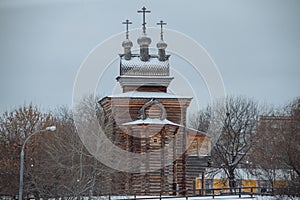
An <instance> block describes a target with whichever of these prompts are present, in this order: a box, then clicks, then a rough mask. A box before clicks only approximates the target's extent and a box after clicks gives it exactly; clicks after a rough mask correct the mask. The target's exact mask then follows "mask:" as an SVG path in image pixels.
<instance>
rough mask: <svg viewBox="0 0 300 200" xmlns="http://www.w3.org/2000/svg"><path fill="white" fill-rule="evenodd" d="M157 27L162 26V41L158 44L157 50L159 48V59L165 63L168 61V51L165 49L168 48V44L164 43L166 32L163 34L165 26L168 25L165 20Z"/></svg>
mask: <svg viewBox="0 0 300 200" xmlns="http://www.w3.org/2000/svg"><path fill="white" fill-rule="evenodd" d="M157 25H160V41H159V42H158V43H157V45H156V46H157V48H158V59H159V60H160V61H165V60H166V51H165V49H166V48H167V43H166V42H165V41H164V32H163V25H167V23H165V22H164V21H163V20H160V22H159V23H157Z"/></svg>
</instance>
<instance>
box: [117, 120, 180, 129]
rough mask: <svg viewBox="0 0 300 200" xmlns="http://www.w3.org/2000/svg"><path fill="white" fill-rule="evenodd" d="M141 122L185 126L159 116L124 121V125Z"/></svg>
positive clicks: (139, 123)
mask: <svg viewBox="0 0 300 200" xmlns="http://www.w3.org/2000/svg"><path fill="white" fill-rule="evenodd" d="M141 124H157V125H166V124H168V125H173V126H181V127H183V126H182V125H180V124H176V123H174V122H171V121H170V120H167V119H163V120H161V119H159V118H146V119H144V120H142V119H139V120H135V121H132V122H126V123H123V124H122V125H124V126H130V125H141Z"/></svg>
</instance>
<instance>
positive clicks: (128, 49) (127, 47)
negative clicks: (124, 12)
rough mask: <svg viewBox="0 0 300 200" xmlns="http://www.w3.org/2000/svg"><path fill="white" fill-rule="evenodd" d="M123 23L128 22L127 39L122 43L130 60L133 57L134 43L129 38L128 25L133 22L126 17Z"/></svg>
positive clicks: (126, 58)
mask: <svg viewBox="0 0 300 200" xmlns="http://www.w3.org/2000/svg"><path fill="white" fill-rule="evenodd" d="M122 24H126V39H125V40H124V41H123V43H122V47H123V48H124V57H125V60H130V59H131V48H132V46H133V43H132V42H131V41H130V40H129V30H128V25H129V24H132V22H130V21H129V20H128V19H126V21H125V22H123V23H122Z"/></svg>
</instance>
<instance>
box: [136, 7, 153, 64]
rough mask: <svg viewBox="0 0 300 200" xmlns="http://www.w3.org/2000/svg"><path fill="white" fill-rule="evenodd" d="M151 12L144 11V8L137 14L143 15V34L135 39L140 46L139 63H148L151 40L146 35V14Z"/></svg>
mask: <svg viewBox="0 0 300 200" xmlns="http://www.w3.org/2000/svg"><path fill="white" fill-rule="evenodd" d="M150 12H151V11H149V10H146V8H145V7H143V8H142V10H139V11H138V13H143V24H142V25H143V27H142V28H143V33H142V35H141V36H140V37H139V38H138V39H137V42H138V44H139V45H140V59H141V61H148V60H149V59H150V55H149V45H150V44H151V38H150V37H148V36H147V34H146V13H150Z"/></svg>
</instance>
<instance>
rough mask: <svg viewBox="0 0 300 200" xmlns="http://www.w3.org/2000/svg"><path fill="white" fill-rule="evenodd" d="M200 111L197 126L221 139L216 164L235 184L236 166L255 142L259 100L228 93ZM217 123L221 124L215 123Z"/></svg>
mask: <svg viewBox="0 0 300 200" xmlns="http://www.w3.org/2000/svg"><path fill="white" fill-rule="evenodd" d="M200 115H201V116H199V117H198V118H196V119H197V121H198V125H197V127H194V128H198V129H199V130H202V131H208V133H210V134H211V136H213V139H215V140H216V139H217V140H216V141H215V145H214V147H213V148H212V152H211V156H212V161H213V165H214V166H215V167H218V168H221V169H223V171H224V172H225V174H226V175H227V178H228V180H229V187H230V188H233V187H235V186H236V177H235V170H236V168H237V167H238V166H239V164H241V163H242V162H243V159H244V158H245V156H246V155H247V153H248V152H249V151H250V149H251V148H252V146H253V144H254V142H255V130H256V126H257V120H258V115H259V109H258V104H257V103H256V102H255V101H253V100H252V99H248V98H244V97H228V98H226V99H225V100H221V101H218V102H217V103H215V104H214V105H213V106H211V107H210V106H209V107H208V108H206V110H204V111H202V112H200ZM208 122H209V124H208ZM213 123H219V124H220V125H219V126H212V124H213ZM218 127H221V129H219V128H218ZM218 134H219V137H217V135H218ZM213 143H214V142H213Z"/></svg>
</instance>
